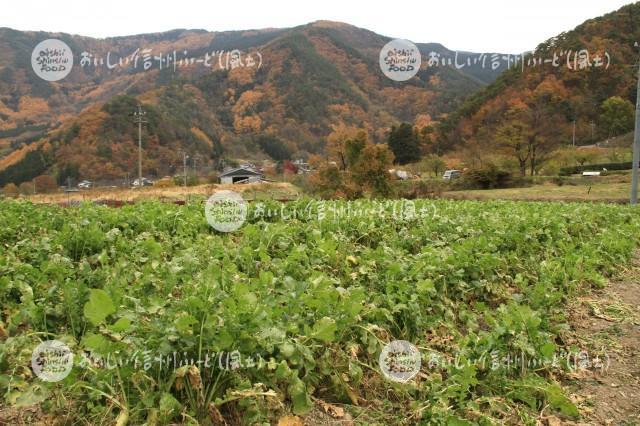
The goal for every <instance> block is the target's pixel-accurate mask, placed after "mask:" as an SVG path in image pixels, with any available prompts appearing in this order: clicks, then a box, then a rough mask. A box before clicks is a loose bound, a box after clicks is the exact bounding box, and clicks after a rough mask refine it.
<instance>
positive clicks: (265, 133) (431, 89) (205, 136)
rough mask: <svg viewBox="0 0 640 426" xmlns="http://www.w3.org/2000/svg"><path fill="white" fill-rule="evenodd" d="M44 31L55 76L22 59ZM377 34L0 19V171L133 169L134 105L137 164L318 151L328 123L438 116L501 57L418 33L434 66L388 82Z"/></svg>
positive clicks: (154, 170)
mask: <svg viewBox="0 0 640 426" xmlns="http://www.w3.org/2000/svg"><path fill="white" fill-rule="evenodd" d="M47 39H58V40H62V41H63V42H65V43H66V44H67V45H68V46H69V47H70V49H71V50H72V51H73V53H74V65H73V68H72V70H71V72H70V74H69V75H68V76H67V77H66V78H64V79H62V80H60V81H56V82H48V81H45V80H43V79H41V78H40V77H38V76H37V75H36V74H35V72H34V71H33V69H32V66H31V53H32V51H33V49H34V47H35V46H36V45H37V44H38V43H39V42H41V41H43V40H47ZM389 40H390V38H388V37H384V36H381V35H378V34H376V33H373V32H371V31H368V30H366V29H362V28H357V27H354V26H351V25H348V24H344V23H339V22H329V21H318V22H314V23H311V24H308V25H303V26H299V27H295V28H287V29H263V30H249V31H231V32H207V31H203V30H173V31H168V32H164V33H158V34H143V35H136V36H127V37H115V38H107V39H94V38H89V37H82V36H76V35H69V34H63V33H45V32H23V31H17V30H13V29H9V28H0V184H4V183H7V182H14V183H19V182H22V181H27V180H30V179H32V178H33V177H34V176H37V175H39V174H42V173H49V174H57V175H59V176H60V174H61V173H62V171H64V170H73V171H74V173H75V174H76V175H78V176H81V177H83V178H90V179H99V178H103V179H117V178H122V177H123V176H124V175H125V174H126V173H128V172H133V171H134V170H135V167H136V161H137V154H136V152H137V151H136V150H137V127H136V126H135V125H134V124H133V119H132V117H131V116H130V114H131V113H132V112H133V111H135V110H136V107H137V105H138V104H141V105H142V106H143V108H144V110H145V111H146V113H147V115H146V121H148V123H146V124H145V126H144V131H143V138H142V139H143V149H144V164H143V168H144V169H145V170H146V173H150V174H151V175H156V176H160V175H165V174H170V173H173V172H175V170H176V168H177V167H179V164H181V163H182V154H181V152H188V153H189V155H190V156H191V157H196V156H197V158H199V159H200V164H201V165H203V166H206V165H213V164H216V162H218V161H219V160H220V159H221V158H231V159H233V158H254V159H259V158H272V159H275V160H280V159H284V158H299V157H304V156H306V155H307V154H311V153H321V152H323V149H324V140H325V138H326V136H327V135H328V134H329V133H330V132H331V131H332V129H333V127H334V126H337V125H347V126H357V127H362V128H366V129H367V130H368V132H369V134H370V136H371V137H372V139H373V140H374V141H376V142H381V141H384V140H385V138H386V133H387V131H388V129H389V128H390V127H391V126H392V125H394V124H398V123H399V122H401V121H407V122H410V123H417V124H419V125H421V126H424V125H427V124H429V123H431V122H434V121H439V120H441V119H442V118H444V117H446V116H447V114H449V113H451V112H452V111H454V110H456V108H457V107H458V106H460V105H461V104H462V102H463V101H464V99H465V98H466V97H467V96H468V95H469V94H470V93H473V92H476V91H477V90H479V89H481V88H482V87H484V86H486V85H487V84H489V83H491V82H492V81H494V80H495V78H497V76H498V75H499V74H500V72H501V71H502V70H503V69H504V68H505V66H504V65H503V64H501V65H500V67H498V68H496V69H493V68H491V67H487V66H486V65H485V66H483V64H481V63H480V62H478V61H477V60H474V59H475V58H477V57H478V56H479V55H480V54H477V53H471V52H458V53H457V54H456V52H452V51H450V50H448V49H446V48H445V47H444V46H443V45H441V44H437V43H427V44H418V47H419V48H420V51H421V53H422V54H423V62H424V61H426V57H427V55H431V57H432V58H440V59H442V61H443V64H444V65H441V64H440V63H439V64H438V66H432V67H427V66H423V67H422V68H421V69H420V71H419V72H418V74H417V76H416V77H415V78H413V79H411V80H410V81H408V82H395V81H393V80H391V79H388V78H387V77H385V76H384V75H383V74H382V72H381V71H380V67H379V64H378V57H379V53H380V50H381V48H382V47H383V46H384V45H385V44H386V43H387V42H388V41H389ZM238 53H239V55H238ZM496 55H498V54H496ZM499 56H501V55H499ZM447 58H448V59H447ZM447 60H448V61H452V60H453V61H454V65H448V63H447V62H446V61H447ZM455 61H458V62H459V63H460V64H464V65H465V66H464V67H460V66H458V67H456V66H455ZM147 65H148V67H147ZM62 177H64V176H62Z"/></svg>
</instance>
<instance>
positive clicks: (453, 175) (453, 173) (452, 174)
mask: <svg viewBox="0 0 640 426" xmlns="http://www.w3.org/2000/svg"><path fill="white" fill-rule="evenodd" d="M460 176H462V172H461V171H460V170H446V171H445V172H444V175H442V179H444V180H452V179H457V178H459V177H460Z"/></svg>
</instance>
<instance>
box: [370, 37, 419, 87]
mask: <svg viewBox="0 0 640 426" xmlns="http://www.w3.org/2000/svg"><path fill="white" fill-rule="evenodd" d="M379 63H380V69H381V70H382V73H383V74H384V75H386V76H387V77H389V78H390V79H391V80H394V81H407V80H409V79H410V78H411V77H413V76H414V75H416V74H417V73H418V71H419V70H420V65H421V64H422V58H421V57H420V50H419V49H418V46H416V45H415V44H413V43H412V42H410V41H409V40H402V39H395V40H391V41H390V42H389V43H387V44H385V45H384V47H383V48H382V50H381V51H380V58H379Z"/></svg>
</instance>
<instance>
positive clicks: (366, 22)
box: [0, 0, 631, 53]
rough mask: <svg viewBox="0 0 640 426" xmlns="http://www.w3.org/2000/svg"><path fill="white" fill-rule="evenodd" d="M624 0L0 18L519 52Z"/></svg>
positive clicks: (126, 8) (120, 6) (125, 0)
mask: <svg viewBox="0 0 640 426" xmlns="http://www.w3.org/2000/svg"><path fill="white" fill-rule="evenodd" d="M628 3H631V2H630V1H625V0H524V1H521V0H512V1H500V0H484V1H477V0H476V1H473V0H472V1H458V0H440V1H428V0H422V1H413V0H411V1H407V0H404V1H373V0H371V1H349V0H298V1H291V0H290V1H264V0H262V1H261V0H243V1H211V0H210V1H197V0H180V1H170V0H168V1H167V0H156V1H153V2H151V1H136V0H107V1H93V0H66V1H65V0H57V1H55V2H50V1H46V2H45V1H35V0H8V2H5V3H4V4H3V5H2V9H3V10H2V13H0V26H4V27H11V28H15V29H19V30H43V31H62V32H68V33H72V34H81V35H86V36H93V37H108V36H121V35H130V34H140V33H148V32H159V31H167V30H170V29H174V28H201V29H206V30H210V31H224V30H241V29H253V28H265V27H291V26H296V25H301V24H305V23H308V22H312V21H316V20H319V19H329V20H334V21H342V22H347V23H350V24H353V25H357V26H359V27H363V28H367V29H370V30H372V31H375V32H377V33H379V34H382V35H386V36H390V37H394V38H405V39H409V40H411V41H414V42H438V43H442V44H444V45H445V46H447V47H448V48H450V49H454V50H469V51H478V52H493V51H496V52H504V53H520V52H522V51H525V50H530V49H533V48H535V47H536V46H537V44H538V43H539V42H541V41H544V40H546V39H547V38H549V37H552V36H554V35H556V34H558V33H560V32H562V31H566V30H570V29H572V28H573V27H575V26H576V25H578V24H580V23H582V22H583V21H585V20H586V19H589V18H593V17H596V16H600V15H603V14H605V13H607V12H610V11H613V10H616V9H618V8H620V7H621V6H623V5H624V4H628Z"/></svg>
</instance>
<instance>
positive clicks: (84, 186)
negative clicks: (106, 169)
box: [78, 180, 93, 189]
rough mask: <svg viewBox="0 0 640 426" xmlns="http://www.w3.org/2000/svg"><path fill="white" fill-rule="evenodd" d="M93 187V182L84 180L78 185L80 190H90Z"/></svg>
mask: <svg viewBox="0 0 640 426" xmlns="http://www.w3.org/2000/svg"><path fill="white" fill-rule="evenodd" d="M92 186H93V182H91V181H89V180H83V181H82V182H80V183H79V184H78V188H79V189H89V188H91V187H92Z"/></svg>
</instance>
